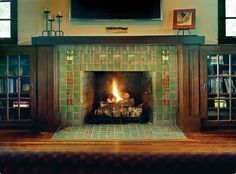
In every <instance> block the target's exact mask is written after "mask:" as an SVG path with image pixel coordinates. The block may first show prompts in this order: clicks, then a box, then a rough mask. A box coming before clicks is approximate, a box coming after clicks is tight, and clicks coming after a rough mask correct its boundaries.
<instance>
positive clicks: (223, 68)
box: [219, 55, 229, 75]
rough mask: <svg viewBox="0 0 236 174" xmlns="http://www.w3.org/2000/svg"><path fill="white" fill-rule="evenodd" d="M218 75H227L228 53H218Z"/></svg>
mask: <svg viewBox="0 0 236 174" xmlns="http://www.w3.org/2000/svg"><path fill="white" fill-rule="evenodd" d="M219 62H220V63H219V75H229V55H219Z"/></svg>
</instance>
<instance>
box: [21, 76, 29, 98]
mask: <svg viewBox="0 0 236 174" xmlns="http://www.w3.org/2000/svg"><path fill="white" fill-rule="evenodd" d="M20 84H21V93H20V97H30V78H29V77H22V78H21V79H20Z"/></svg>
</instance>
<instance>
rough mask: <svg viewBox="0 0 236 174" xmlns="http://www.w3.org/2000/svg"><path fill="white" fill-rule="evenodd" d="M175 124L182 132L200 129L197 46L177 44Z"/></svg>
mask: <svg viewBox="0 0 236 174" xmlns="http://www.w3.org/2000/svg"><path fill="white" fill-rule="evenodd" d="M177 47H178V96H179V99H178V101H179V112H178V115H177V124H178V126H179V127H180V128H181V129H182V130H183V131H184V132H198V131H200V115H199V108H200V96H199V81H200V79H199V46H198V45H178V46H177Z"/></svg>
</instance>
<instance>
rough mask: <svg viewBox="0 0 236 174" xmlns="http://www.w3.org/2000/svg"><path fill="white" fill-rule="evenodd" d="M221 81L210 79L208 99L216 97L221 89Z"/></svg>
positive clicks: (214, 78) (208, 81)
mask: <svg viewBox="0 0 236 174" xmlns="http://www.w3.org/2000/svg"><path fill="white" fill-rule="evenodd" d="M218 81H219V80H218V79H217V78H216V77H210V78H208V80H207V90H208V97H213V96H216V94H217V91H218V88H219V82H218Z"/></svg>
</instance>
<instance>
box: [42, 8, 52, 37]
mask: <svg viewBox="0 0 236 174" xmlns="http://www.w3.org/2000/svg"><path fill="white" fill-rule="evenodd" d="M43 12H44V16H45V30H43V31H42V36H49V32H50V31H49V29H48V14H49V13H50V11H49V10H48V8H44V11H43Z"/></svg>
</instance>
